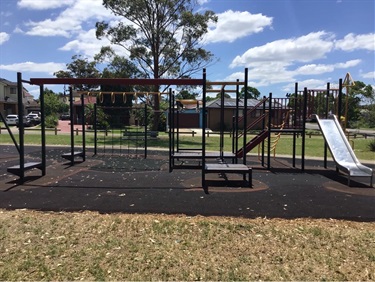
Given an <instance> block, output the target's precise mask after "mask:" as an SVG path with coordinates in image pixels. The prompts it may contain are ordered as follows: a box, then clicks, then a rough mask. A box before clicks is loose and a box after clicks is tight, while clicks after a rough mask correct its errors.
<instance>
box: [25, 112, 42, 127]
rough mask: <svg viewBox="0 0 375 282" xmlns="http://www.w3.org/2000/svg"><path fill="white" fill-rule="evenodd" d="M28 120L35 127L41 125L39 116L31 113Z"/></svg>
mask: <svg viewBox="0 0 375 282" xmlns="http://www.w3.org/2000/svg"><path fill="white" fill-rule="evenodd" d="M26 118H27V119H29V120H30V123H31V124H33V125H37V124H39V123H40V117H39V115H38V114H33V113H30V114H28V115H27V116H26Z"/></svg>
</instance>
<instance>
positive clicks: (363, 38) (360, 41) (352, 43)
mask: <svg viewBox="0 0 375 282" xmlns="http://www.w3.org/2000/svg"><path fill="white" fill-rule="evenodd" d="M335 48H336V49H341V50H344V51H354V50H358V49H364V50H369V51H375V33H369V34H358V35H355V34H353V33H349V34H348V35H346V36H345V37H344V38H343V39H341V40H337V41H336V42H335Z"/></svg>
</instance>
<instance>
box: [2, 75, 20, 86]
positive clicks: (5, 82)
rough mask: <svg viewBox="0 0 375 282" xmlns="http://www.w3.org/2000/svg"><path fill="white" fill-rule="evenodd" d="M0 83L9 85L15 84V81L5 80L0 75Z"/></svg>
mask: <svg viewBox="0 0 375 282" xmlns="http://www.w3.org/2000/svg"><path fill="white" fill-rule="evenodd" d="M0 83H2V84H5V85H9V86H17V83H16V82H12V81H9V80H7V79H5V78H1V77H0Z"/></svg>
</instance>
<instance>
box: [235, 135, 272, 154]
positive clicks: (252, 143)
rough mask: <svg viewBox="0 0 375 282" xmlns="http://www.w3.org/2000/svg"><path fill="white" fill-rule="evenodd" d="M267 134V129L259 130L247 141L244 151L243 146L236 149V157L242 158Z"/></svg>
mask: <svg viewBox="0 0 375 282" xmlns="http://www.w3.org/2000/svg"><path fill="white" fill-rule="evenodd" d="M267 136H268V130H262V131H261V132H259V133H258V135H256V136H255V137H254V138H253V139H251V140H250V141H249V142H247V144H246V146H245V152H244V148H241V149H239V150H238V151H237V153H236V156H237V157H238V158H242V157H243V156H244V154H247V153H248V152H250V151H251V150H252V149H253V148H255V147H256V146H257V145H259V144H260V143H262V142H263V141H264V140H265V139H266V138H267Z"/></svg>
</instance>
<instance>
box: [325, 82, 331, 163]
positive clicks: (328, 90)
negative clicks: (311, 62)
mask: <svg viewBox="0 0 375 282" xmlns="http://www.w3.org/2000/svg"><path fill="white" fill-rule="evenodd" d="M329 92H330V83H329V82H328V83H327V94H326V105H325V106H326V108H325V118H328V112H329ZM327 155H328V145H327V142H326V141H324V168H327Z"/></svg>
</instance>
